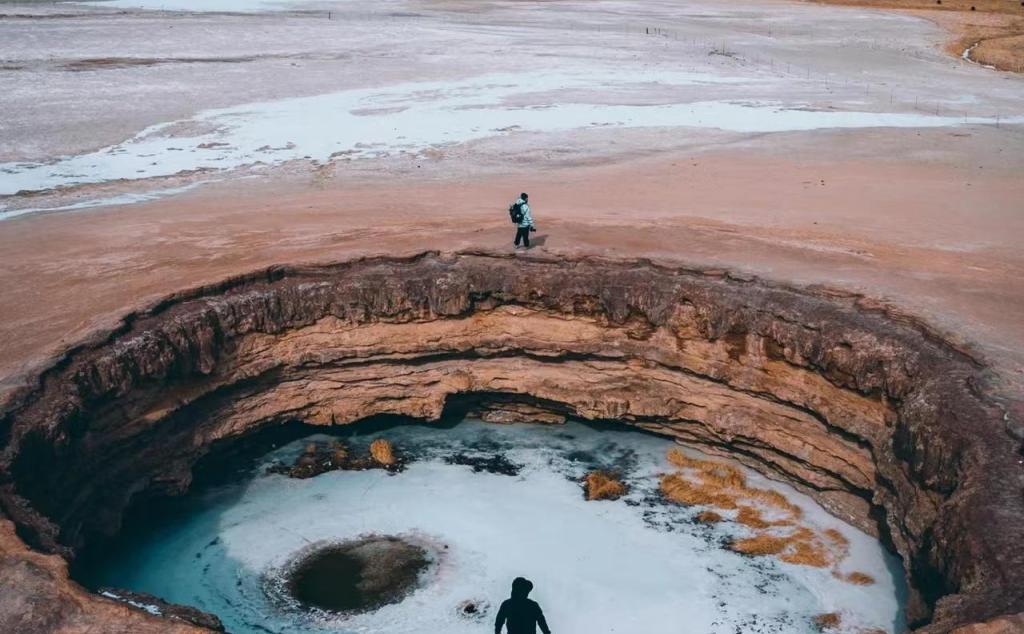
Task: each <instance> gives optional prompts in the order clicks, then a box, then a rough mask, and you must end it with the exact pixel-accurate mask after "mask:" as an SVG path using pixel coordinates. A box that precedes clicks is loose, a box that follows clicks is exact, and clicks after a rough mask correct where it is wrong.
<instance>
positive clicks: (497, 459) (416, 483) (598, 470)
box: [78, 416, 905, 634]
mask: <svg viewBox="0 0 1024 634" xmlns="http://www.w3.org/2000/svg"><path fill="white" fill-rule="evenodd" d="M295 434H296V435H297V436H298V437H297V438H295V439H294V440H290V441H286V440H287V439H285V438H282V437H281V436H280V435H278V434H274V435H273V440H272V441H268V440H267V439H266V438H264V439H260V438H258V437H257V438H253V439H251V440H250V441H248V443H247V445H248V449H246V451H244V452H242V453H241V454H238V453H236V454H235V455H236V457H235V459H234V460H226V459H225V457H223V456H220V455H215V456H212V457H210V458H208V459H207V461H209V462H211V463H212V464H211V465H210V466H207V465H206V464H203V465H200V467H199V469H198V473H200V474H204V473H206V472H207V471H209V470H211V469H212V470H213V472H214V473H215V474H216V475H217V476H218V479H216V480H211V479H210V477H211V476H210V475H204V476H203V478H202V479H201V480H200V481H198V482H197V483H196V484H195V485H194V486H193V490H192V492H191V493H190V494H189V495H187V496H185V497H183V498H180V499H178V500H175V501H174V502H173V503H172V504H170V505H169V506H168V505H167V504H163V505H157V506H156V507H154V506H153V505H149V506H148V507H147V508H140V509H138V510H137V511H136V512H134V513H131V514H130V515H129V517H130V519H129V521H128V523H127V525H126V529H125V530H124V531H122V537H121V538H120V539H118V540H115V542H114V543H113V544H108V545H107V546H106V547H104V548H103V551H102V552H101V553H95V554H90V556H89V557H88V559H90V560H91V563H90V564H89V565H88V567H86V566H85V564H84V561H83V570H81V571H80V572H79V574H78V576H79V578H80V579H81V580H83V581H84V582H86V583H87V584H88V585H89V586H90V587H94V588H97V589H106V588H116V589H118V590H115V591H114V592H118V591H119V590H120V589H125V588H126V589H128V590H131V591H135V592H145V593H147V594H150V595H154V596H158V597H161V598H163V599H165V600H167V601H171V602H173V603H179V604H184V605H191V606H198V607H202V608H204V609H206V610H208V611H211V612H213V613H214V614H216V615H217V616H219V617H220V619H221V621H222V622H223V623H224V625H225V627H226V629H227V630H228V631H231V632H259V631H267V630H269V631H274V632H303V631H310V630H311V629H313V628H315V629H317V630H321V631H331V632H346V633H348V632H373V631H378V632H388V633H402V632H406V633H410V634H411V633H414V632H424V631H436V632H441V631H443V632H451V633H453V634H456V633H460V632H465V633H467V634H468V633H470V632H476V631H479V630H480V628H481V621H487V625H490V623H491V622H492V621H493V619H494V617H495V613H496V610H497V608H498V605H499V604H500V603H501V601H502V600H503V599H505V598H507V597H508V594H509V586H510V583H511V581H512V580H513V579H514V578H516V577H518V576H524V577H528V578H530V579H531V580H532V581H533V582H534V584H535V585H536V590H535V591H534V595H533V598H534V599H536V600H537V601H538V602H540V603H541V605H542V607H543V608H544V610H545V612H546V614H547V619H548V621H549V623H550V624H551V626H552V628H554V627H555V624H557V625H558V627H559V629H560V630H563V631H579V632H601V631H606V630H605V629H604V628H608V627H610V626H609V624H614V625H613V626H612V627H615V628H616V629H619V628H622V629H624V630H626V631H643V632H652V633H660V632H664V633H668V632H676V631H678V630H679V625H680V623H686V624H687V625H686V626H687V627H688V628H692V629H691V630H689V631H694V632H697V631H700V632H734V631H735V630H736V629H737V628H740V629H742V630H743V631H749V632H808V633H810V632H815V631H818V629H820V628H819V625H818V624H819V622H822V620H823V619H833V618H834V619H837V620H838V621H839V622H841V623H843V624H844V627H845V628H847V629H849V630H851V631H854V630H876V631H884V632H894V631H900V629H901V624H902V623H903V615H902V611H901V606H902V603H903V601H904V599H905V589H904V585H903V581H902V573H901V571H900V568H899V562H898V559H897V558H896V557H895V556H894V555H892V554H890V553H888V552H887V551H886V550H885V549H884V548H883V546H882V545H881V544H880V543H879V542H878V541H877V540H876V539H875V538H874V537H873V536H871V535H868V534H866V533H864V532H863V531H860V530H858V529H856V528H854V527H853V526H850V525H849V524H847V523H845V522H842V521H841V520H839V519H837V518H835V517H833V516H831V515H829V514H828V513H827V512H826V511H825V510H824V509H822V508H821V506H820V505H818V504H816V503H815V502H814V501H813V499H812V498H810V497H809V496H806V495H803V494H800V493H799V492H797V491H796V490H795V489H793V488H792V487H790V486H787V485H785V484H783V483H779V482H776V481H772V480H769V479H767V478H764V477H763V476H760V475H759V474H757V473H756V472H754V471H752V470H750V469H746V468H744V467H743V466H742V465H740V464H739V463H736V462H735V461H731V460H727V459H722V458H715V457H711V456H708V455H705V454H701V453H699V452H697V451H694V450H692V449H689V448H684V447H680V446H679V445H678V444H677V443H674V442H673V441H672V440H671V439H668V438H664V437H661V436H658V435H654V434H650V433H644V432H638V431H635V430H632V431H631V430H630V429H629V428H627V427H625V426H623V425H616V424H609V423H605V424H593V423H581V422H575V421H567V422H565V423H559V424H551V423H547V424H543V423H541V424H530V423H514V424H511V425H509V424H504V425H503V424H495V423H488V422H484V421H481V420H479V419H477V418H472V417H470V418H462V419H456V418H452V417H449V416H445V417H442V420H441V421H440V422H438V423H431V424H423V423H409V422H406V423H403V424H399V425H393V424H382V423H381V422H378V421H367V422H365V423H358V424H354V425H351V426H348V427H346V428H344V429H343V430H337V431H332V433H330V434H325V433H323V432H321V431H318V430H316V429H315V428H311V427H309V426H302V427H298V428H296V429H295ZM268 442H271V444H276V445H278V447H277V448H276V449H271V450H270V451H266V448H267V444H268ZM374 442H376V443H378V445H379V443H381V442H386V443H388V445H389V446H390V447H391V448H392V454H393V455H394V456H395V459H396V460H400V461H401V463H402V468H401V469H387V468H386V465H382V464H379V463H376V462H375V461H373V459H372V454H371V449H370V447H371V445H373V443H374ZM339 453H340V454H341V455H339ZM681 457H682V458H681ZM242 458H245V460H243V459H242ZM205 462H206V461H204V463H205ZM225 467H229V468H225ZM594 474H602V476H603V478H607V480H609V481H613V482H615V483H617V484H618V485H620V486H619V487H609V486H608V485H607V483H606V481H605V480H603V479H602V480H601V481H600V482H599V483H596V484H595V480H594ZM723 476H724V477H723ZM673 478H679V481H682V482H686V483H689V485H690V487H691V489H688V490H692V491H693V492H694V494H697V495H702V496H704V497H705V498H706V499H702V500H700V503H693V504H691V503H686V501H685V500H684V501H679V499H677V498H675V497H673V495H674V494H675V493H676V492H677V491H676V489H674V488H672V487H673V486H674V485H676V484H678V483H677V482H676V480H673ZM726 480H728V482H727V481H726ZM772 540H779V541H784V542H788V543H786V544H784V545H782V546H779V547H778V550H777V551H775V550H768V551H763V550H760V549H762V548H763V547H764V544H765V543H767V542H771V541H772ZM769 545H771V544H769ZM466 606H474V608H475V609H474V610H473V611H472V612H470V613H467V612H466V611H465V608H466ZM607 631H610V630H607Z"/></svg>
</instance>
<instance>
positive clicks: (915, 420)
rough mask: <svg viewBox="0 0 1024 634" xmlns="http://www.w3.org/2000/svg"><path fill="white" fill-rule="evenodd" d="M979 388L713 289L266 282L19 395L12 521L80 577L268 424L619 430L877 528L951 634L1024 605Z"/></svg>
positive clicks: (1002, 448)
mask: <svg viewBox="0 0 1024 634" xmlns="http://www.w3.org/2000/svg"><path fill="white" fill-rule="evenodd" d="M983 372H984V368H983V367H982V366H981V365H980V364H978V363H977V362H976V361H974V360H973V359H971V358H970V357H969V356H967V355H966V354H964V353H963V352H961V351H958V350H957V349H955V348H954V347H953V346H951V345H949V344H947V343H945V342H944V341H942V340H941V339H940V338H939V337H937V336H936V335H934V334H933V333H931V332H930V331H929V330H928V329H927V328H925V327H923V326H922V325H920V324H917V323H915V322H914V321H913V320H911V319H907V318H905V317H901V316H898V315H893V314H891V313H889V312H886V311H884V310H881V309H879V308H878V307H877V306H874V305H871V303H870V302H867V301H865V300H863V299H862V298H859V297H857V296H853V295H843V294H838V293H834V292H831V293H826V292H824V291H814V290H798V289H791V288H785V287H779V286H771V285H767V284H764V283H761V282H758V281H756V280H739V279H735V278H732V277H729V276H727V275H724V274H721V273H714V272H710V273H709V272H696V271H687V270H678V269H671V268H664V267H659V266H656V265H654V264H651V263H646V262H610V261H600V260H591V259H583V260H564V259H554V260H545V259H537V258H511V257H492V256H484V255H473V254H463V255H454V256H440V255H436V254H426V255H423V256H420V257H417V258H414V259H410V260H386V259H385V260H379V259H378V260H365V261H356V262H350V263H344V264H339V265H335V266H328V267H321V268H275V269H271V270H268V271H264V272H260V273H259V274H255V275H252V276H248V277H244V278H238V279H233V280H228V281H226V282H224V283H223V284H221V285H218V286H215V287H208V288H202V289H197V290H195V291H192V292H188V293H183V294H180V295H178V296H174V297H170V298H167V299H166V300H165V301H163V302H161V303H160V304H159V305H156V306H154V307H152V308H151V309H150V310H147V311H145V312H141V313H138V314H133V315H130V316H128V317H127V318H126V319H125V321H124V325H123V327H122V328H121V329H120V330H119V331H118V332H114V333H106V334H104V335H102V336H99V335H98V336H97V337H95V338H93V340H91V341H90V342H87V343H84V344H82V345H81V346H79V347H77V348H75V349H73V350H71V351H69V352H68V353H67V354H65V355H64V356H63V357H61V358H60V359H58V360H55V362H54V364H53V366H52V367H51V368H50V369H48V370H46V371H45V372H43V373H42V374H41V375H39V376H38V377H36V378H35V379H34V380H33V381H32V382H30V383H29V384H28V385H27V386H26V387H25V388H23V389H21V390H19V391H18V392H16V393H14V394H12V395H11V396H10V398H8V401H7V402H6V403H5V404H3V405H2V409H0V411H2V414H0V442H2V444H3V452H2V454H0V473H2V476H0V477H2V480H0V505H2V509H3V512H4V514H6V515H7V517H9V518H10V519H12V520H13V521H14V523H15V524H16V525H17V528H18V534H19V535H20V536H21V537H22V538H23V539H24V540H25V541H26V542H27V543H28V544H29V545H31V546H32V547H33V548H35V549H36V551H40V552H42V553H53V554H59V555H62V556H64V557H66V558H70V557H73V556H74V554H75V551H76V550H78V549H80V548H81V547H83V546H84V545H85V544H86V543H89V542H90V541H91V540H94V539H96V538H98V537H102V536H108V535H111V534H113V533H115V532H116V531H117V530H118V528H119V525H120V519H121V516H122V514H123V512H124V510H125V508H126V507H127V506H128V504H129V503H131V502H132V501H133V500H139V499H144V498H145V497H147V496H156V495H167V494H177V493H181V492H183V491H184V490H186V489H187V488H188V486H189V483H190V478H191V467H192V465H193V464H194V463H195V462H196V460H198V459H199V458H200V457H202V456H203V455H204V454H206V453H207V452H208V451H210V450H211V448H213V447H217V446H220V445H222V444H223V443H227V442H231V441H232V439H237V438H240V437H242V436H244V435H246V434H248V433H251V432H252V431H254V430H256V429H259V428H262V427H265V426H267V425H273V424H276V423H281V422H287V421H292V420H304V421H307V422H311V423H316V424H324V425H331V424H344V423H349V422H353V421H356V420H360V419H362V418H365V417H368V416H372V415H376V414H401V415H407V416H412V417H415V418H419V419H426V420H436V419H438V418H439V417H440V416H441V414H442V412H443V411H444V409H445V406H446V404H447V403H450V402H451V401H452V400H453V399H460V400H462V401H466V400H470V401H471V402H472V403H473V407H474V408H475V409H477V410H479V411H480V412H481V413H482V414H483V415H484V417H485V418H490V419H492V420H499V421H502V420H517V419H521V418H527V419H531V420H533V419H541V420H548V421H551V422H557V421H558V420H561V418H562V417H564V416H576V417H582V418H586V419H614V420H619V421H624V422H627V423H631V424H635V425H638V426H641V427H644V428H647V429H651V430H654V431H657V432H658V433H661V434H665V435H669V436H674V437H676V438H679V439H680V440H683V441H686V442H689V443H694V444H698V445H701V446H702V448H704V449H705V450H707V451H710V452H713V453H720V454H723V455H729V456H732V457H735V458H738V459H740V460H742V461H743V462H745V463H747V464H749V465H750V466H752V467H754V468H757V469H759V470H761V471H763V472H765V473H767V474H769V475H772V476H775V477H779V478H784V479H786V480H787V481H789V482H792V483H794V484H796V485H797V486H799V487H801V488H802V489H804V490H805V491H807V492H809V493H811V494H812V495H814V496H815V497H817V499H818V500H820V501H821V503H822V504H824V505H825V506H826V507H827V508H829V509H830V510H832V511H833V512H834V513H836V514H837V515H839V516H841V517H843V518H844V519H846V520H848V521H850V522H853V523H855V524H857V525H859V526H861V527H863V528H865V529H867V530H870V531H875V532H879V533H880V534H881V537H882V538H883V539H885V540H887V541H889V542H891V544H892V545H893V547H894V548H895V549H896V550H897V552H898V553H899V554H900V556H901V557H902V558H903V561H904V564H905V567H906V570H907V575H908V579H909V581H910V584H911V586H912V587H913V588H914V592H913V597H912V600H911V605H910V606H908V612H909V614H910V615H911V618H912V619H913V621H914V622H915V624H918V625H922V629H921V631H923V632H945V631H950V630H951V629H953V628H954V627H956V626H960V625H964V624H969V623H974V622H979V621H984V620H987V619H990V618H992V617H996V616H998V615H1002V614H1008V613H1013V612H1019V611H1022V610H1024V528H1022V524H1021V521H1020V520H1021V519H1022V518H1024V498H1022V490H1024V486H1022V468H1021V465H1020V463H1019V460H1020V458H1021V453H1020V447H1019V444H1018V443H1016V442H1015V441H1014V440H1013V439H1012V438H1011V437H1010V436H1009V435H1008V434H1007V433H1006V431H1005V429H1004V425H1003V421H1002V420H1001V413H1000V412H999V410H997V409H996V408H995V407H993V406H992V404H991V403H989V402H988V400H987V398H986V397H985V396H984V391H983V388H982V385H983V382H982V380H981V379H982V376H983ZM24 552H25V553H26V555H25V556H26V557H27V556H29V554H31V556H41V555H39V553H38V552H32V551H27V550H26V551H24ZM8 559H10V560H11V561H15V560H17V559H18V557H17V556H14V557H13V559H11V558H10V557H8ZM5 561H7V560H5ZM4 565H5V566H6V565H7V564H6V563H5V564H4ZM62 575H63V576H62ZM53 578H54V582H53V585H54V588H55V590H54V592H57V591H66V587H65V586H66V585H73V584H71V582H69V581H67V578H66V572H62V573H61V574H55V575H53ZM62 584H65V585H62ZM38 585H39V584H37V586H38ZM11 591H12V592H19V590H18V589H17V588H13V589H12V590H11ZM25 592H26V593H29V592H31V593H43V590H40V589H39V587H36V586H33V587H32V588H30V589H29V588H27V589H26V590H25ZM82 596H84V597H87V598H84V599H81V601H82V602H83V604H84V606H85V607H82V608H81V609H82V610H84V611H86V612H88V611H89V610H91V609H92V607H91V605H89V603H90V602H91V601H97V602H98V601H101V600H100V599H99V598H96V597H91V596H90V595H88V594H85V593H82ZM0 607H2V604H0ZM34 609H36V610H42V611H45V610H46V609H47V607H46V605H45V604H41V605H37V606H36V607H35V608H34ZM0 611H2V610H0ZM101 613H102V610H100V609H99V608H97V611H96V614H101ZM4 618H7V617H6V615H4V614H0V622H2V619H4ZM97 618H100V617H97ZM104 618H105V617H104ZM55 629H59V628H55Z"/></svg>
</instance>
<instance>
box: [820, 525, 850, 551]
mask: <svg viewBox="0 0 1024 634" xmlns="http://www.w3.org/2000/svg"><path fill="white" fill-rule="evenodd" d="M824 534H825V537H828V540H829V541H830V542H832V543H833V544H835V545H836V546H837V547H839V548H847V547H848V546H849V545H850V540H848V539H846V536H845V535H843V534H842V533H840V532H839V531H837V530H836V529H834V528H826V529H825V530H824Z"/></svg>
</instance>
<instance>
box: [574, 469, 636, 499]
mask: <svg viewBox="0 0 1024 634" xmlns="http://www.w3.org/2000/svg"><path fill="white" fill-rule="evenodd" d="M584 489H585V490H586V492H587V499H588V500H617V499H619V498H620V497H622V496H623V495H625V494H626V485H625V484H623V483H622V482H620V481H619V480H618V479H616V478H615V477H614V476H612V475H611V474H609V473H605V472H604V471H591V472H590V473H588V474H587V477H586V478H585V480H584Z"/></svg>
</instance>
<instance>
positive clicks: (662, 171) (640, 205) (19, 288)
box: [0, 0, 1024, 393]
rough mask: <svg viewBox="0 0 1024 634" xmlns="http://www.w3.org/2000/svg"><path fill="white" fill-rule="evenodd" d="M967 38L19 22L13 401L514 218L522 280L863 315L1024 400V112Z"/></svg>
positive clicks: (601, 6)
mask: <svg viewBox="0 0 1024 634" xmlns="http://www.w3.org/2000/svg"><path fill="white" fill-rule="evenodd" d="M179 5H180V6H179ZM136 7H139V8H136ZM161 8H163V9H166V10H165V11H160V9H161ZM177 9H188V10H185V11H178V10H177ZM949 37H950V34H949V32H948V31H945V30H943V28H942V27H940V26H939V25H938V24H936V23H934V22H932V21H931V20H929V19H926V18H924V17H921V16H920V15H919V14H912V15H911V14H906V13H897V12H892V11H887V10H879V9H871V8H868V9H864V8H856V7H847V6H842V7H835V6H826V5H821V4H809V3H800V2H777V1H774V0H772V1H758V2H730V3H727V4H725V3H720V2H657V1H651V2H601V3H597V4H592V3H586V4H584V3H578V2H546V3H540V4H535V3H521V2H404V1H403V2H384V3H373V4H372V5H365V4H356V3H349V2H338V3H320V4H317V3H309V4H307V3H269V2H267V3H261V2H243V1H235V2H226V1H225V2H218V1H212V0H211V1H210V2H200V3H178V4H177V5H176V4H175V3H173V2H170V3H168V2H146V1H140V2H132V1H131V0H125V1H123V2H122V1H118V2H96V3H90V4H72V3H58V4H51V3H21V4H19V3H3V4H0V59H3V60H4V63H3V67H2V69H0V94H2V95H3V97H2V98H0V99H2V104H3V112H4V116H3V120H2V123H0V125H2V126H3V127H2V143H0V161H2V163H0V190H2V194H3V196H2V197H0V205H2V209H3V211H2V212H0V216H2V217H3V218H4V220H2V221H0V253H2V254H3V255H2V267H0V275H2V276H3V280H2V282H3V287H4V289H5V301H4V302H3V303H2V306H0V350H2V355H0V373H2V374H3V376H4V377H5V382H6V383H10V382H12V381H16V380H17V379H16V378H15V377H16V376H18V375H20V374H21V372H22V371H23V370H25V369H26V368H27V367H31V366H32V365H33V364H34V363H36V362H38V361H39V360H40V359H43V358H45V357H47V356H48V355H49V354H51V353H53V352H54V351H56V350H58V349H60V348H61V347H62V346H65V345H68V344H70V343H71V342H74V341H75V340H76V338H78V337H79V336H81V334H82V333H84V332H86V331H88V330H90V329H91V328H93V327H94V326H96V325H97V324H101V323H104V322H105V321H110V320H112V319H114V318H115V317H116V316H117V315H118V314H120V313H122V312H123V311H124V310H125V309H126V308H128V307H131V306H136V305H140V304H144V303H146V302H147V301H149V300H151V299H153V298H155V297H157V296H161V295H164V294H166V293H168V292H170V291H174V290H178V289H182V288H187V287H193V286H196V285H200V284H203V283H207V282H210V281H213V280H216V279H219V278H222V277H224V276H227V275H231V274H236V273H241V272H244V271H248V270H251V269H254V268H257V267H261V266H266V265H269V264H276V263H285V262H299V261H322V260H338V259H344V258H348V257H352V256H356V255H367V254H373V253H389V254H391V253H412V252H417V251H421V250H425V249H426V250H441V251H449V250H461V249H480V250H497V251H503V250H508V249H511V244H510V242H511V235H510V234H511V231H510V229H511V227H510V225H509V224H508V221H507V218H506V214H505V208H506V206H507V205H508V204H509V203H510V202H511V200H512V199H513V198H514V197H515V195H516V194H517V193H518V192H519V191H527V192H529V193H530V194H531V195H532V202H533V204H534V213H535V216H536V219H537V221H538V226H539V227H540V229H541V230H540V232H539V234H537V235H538V236H539V239H538V240H536V241H535V243H536V246H535V251H534V252H535V253H545V252H546V253H593V254H600V255H615V256H624V257H650V258H656V259H662V260H671V261H676V262H682V263H685V264H687V265H689V266H693V267H697V268H721V269H724V270H729V271H732V272H735V273H737V274H740V275H756V276H761V277H764V278H767V279H774V280H780V281H788V282H796V283H799V284H817V285H825V286H829V287H836V288H840V289H844V290H845V291H848V292H854V293H862V294H865V295H868V296H870V297H872V298H877V299H878V300H879V301H882V302H887V303H889V304H892V305H894V306H896V307H898V308H899V309H901V310H905V311H907V312H908V313H911V314H915V315H919V316H922V317H924V318H925V319H927V320H928V321H929V322H930V323H931V324H933V325H934V327H935V328H937V329H939V330H940V331H942V332H944V333H947V334H949V335H952V336H954V337H955V338H956V339H957V340H958V341H962V342H963V344H964V345H965V346H967V347H969V348H970V349H972V350H974V351H975V353H976V354H978V355H980V356H983V357H985V358H987V359H990V360H991V361H992V363H994V364H995V366H997V367H998V368H1000V370H1001V372H1000V373H1001V375H1002V376H1001V380H1004V381H1007V382H1008V383H1009V384H1010V385H1014V386H1016V385H1019V384H1020V383H1021V381H1022V380H1024V370H1022V365H1021V361H1022V358H1024V354H1022V352H1021V351H1022V350H1024V346H1022V343H1024V328H1022V327H1021V325H1020V324H1021V321H1020V319H1019V314H1020V312H1021V309H1022V308H1024V284H1022V283H1021V281H1020V280H1021V279H1024V259H1022V256H1021V250H1020V248H1019V242H1020V238H1021V237H1022V236H1024V217H1022V211H1024V208H1022V202H1021V201H1022V200H1024V179H1021V178H1020V170H1021V166H1022V165H1024V143H1022V130H1024V127H1022V121H1024V118H1022V117H1024V107H1022V105H1021V104H1022V97H1024V84H1022V79H1021V77H1020V76H1019V75H1016V74H1013V73H1007V72H1000V71H996V70H991V69H986V68H983V67H981V66H979V65H978V64H974V63H969V62H966V61H964V60H963V59H959V58H957V57H956V56H953V55H950V54H948V53H947V52H946V51H945V47H946V45H947V43H948V40H949ZM1012 392H1013V390H1008V393H1012Z"/></svg>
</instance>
